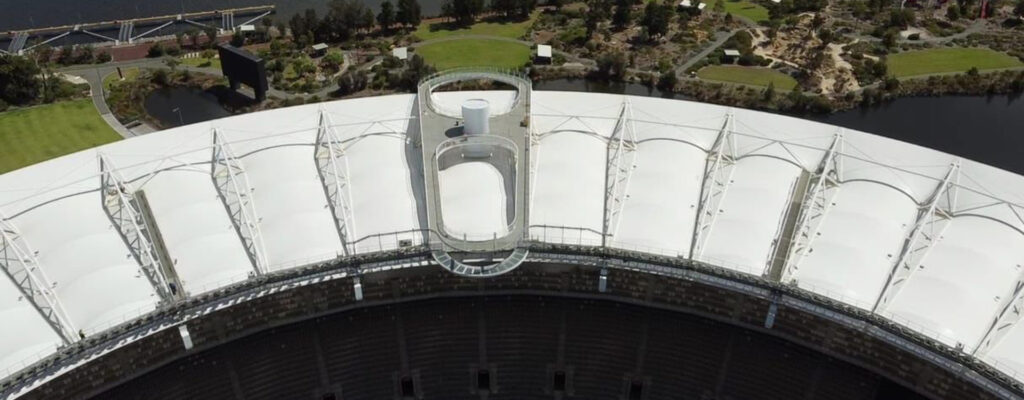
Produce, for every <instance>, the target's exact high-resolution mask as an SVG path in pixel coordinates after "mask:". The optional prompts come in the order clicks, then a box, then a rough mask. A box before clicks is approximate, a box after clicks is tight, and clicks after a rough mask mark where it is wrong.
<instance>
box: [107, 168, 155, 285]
mask: <svg viewBox="0 0 1024 400" xmlns="http://www.w3.org/2000/svg"><path fill="white" fill-rule="evenodd" d="M100 180H101V185H100V187H101V192H102V197H103V198H102V200H103V210H104V211H106V213H107V216H108V217H110V221H111V222H113V223H114V227H115V228H117V231H118V233H120V234H121V238H122V239H124V242H125V244H126V245H128V249H129V250H130V251H131V253H132V255H133V256H135V260H136V261H137V262H138V263H139V266H140V267H141V268H142V273H143V274H144V275H146V279H149V283H150V284H152V285H153V290H155V291H156V294H157V295H158V296H160V299H161V300H162V301H165V302H169V301H171V300H172V296H171V292H170V288H169V287H168V286H167V278H166V277H164V274H163V270H164V268H163V266H162V265H161V263H160V256H159V254H158V253H157V249H156V246H154V245H153V240H152V238H151V237H150V236H149V235H150V232H151V231H150V230H149V229H148V228H147V227H146V222H145V220H144V219H143V218H142V213H141V212H139V209H138V206H137V205H136V204H135V194H134V192H133V191H132V190H131V189H130V188H129V187H128V186H127V185H125V183H124V179H123V178H121V176H120V175H119V174H118V173H117V171H116V170H115V168H114V166H113V165H112V164H111V163H110V160H107V159H106V157H104V156H102V155H101V156H100Z"/></svg>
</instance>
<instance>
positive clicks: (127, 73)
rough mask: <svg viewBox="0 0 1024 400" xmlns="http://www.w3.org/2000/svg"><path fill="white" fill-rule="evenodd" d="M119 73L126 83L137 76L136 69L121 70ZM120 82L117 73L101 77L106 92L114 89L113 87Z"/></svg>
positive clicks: (137, 70) (137, 71)
mask: <svg viewBox="0 0 1024 400" xmlns="http://www.w3.org/2000/svg"><path fill="white" fill-rule="evenodd" d="M121 72H122V73H123V74H124V79H125V80H127V81H130V80H133V79H135V78H136V77H138V76H139V69H138V68H122V69H121ZM120 82H122V81H121V79H120V77H119V76H118V75H117V72H116V71H115V72H111V73H110V74H108V75H107V76H105V77H103V87H104V88H106V89H107V90H108V91H109V90H110V89H111V88H113V87H114V85H116V84H118V83H120Z"/></svg>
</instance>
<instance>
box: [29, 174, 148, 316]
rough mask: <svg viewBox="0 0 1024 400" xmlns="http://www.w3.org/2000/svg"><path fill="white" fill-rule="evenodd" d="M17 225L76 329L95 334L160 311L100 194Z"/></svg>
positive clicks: (35, 213)
mask: <svg viewBox="0 0 1024 400" xmlns="http://www.w3.org/2000/svg"><path fill="white" fill-rule="evenodd" d="M97 184H98V182H97ZM13 221H14V223H15V224H17V226H18V228H19V229H20V230H21V233H22V236H23V237H24V239H25V240H26V241H28V242H29V243H31V245H32V248H33V249H35V251H36V252H37V253H38V255H37V258H38V259H39V264H40V265H41V266H42V267H41V268H43V269H44V271H46V275H47V276H48V277H49V278H50V283H51V284H53V285H54V286H55V287H54V292H55V293H56V294H57V297H58V298H60V299H61V300H62V303H63V304H64V309H65V310H66V311H67V313H68V317H69V318H71V321H72V322H73V323H74V325H75V326H76V327H78V328H80V329H83V330H85V331H86V332H91V331H93V330H95V329H100V328H107V327H110V326H112V325H113V324H117V323H121V322H123V321H125V320H127V319H130V318H134V317H137V316H140V315H142V314H145V313H147V312H149V311H152V310H153V309H154V308H156V304H157V302H158V301H159V298H158V297H157V295H156V292H155V291H154V290H153V286H152V285H151V284H150V283H149V280H147V278H146V277H145V275H143V274H142V271H141V267H139V265H138V263H137V262H136V261H135V258H134V257H133V256H132V254H131V251H130V250H128V247H127V245H125V243H124V240H122V239H121V236H120V234H119V233H118V232H117V229H115V228H114V226H113V224H112V223H111V222H110V219H109V218H108V217H107V215H106V213H105V212H104V211H103V206H102V205H101V201H100V193H99V192H98V191H93V192H89V193H85V194H81V195H77V196H72V197H68V198H65V199H61V200H58V201H56V202H54V203H50V204H47V205H45V206H42V207H39V208H36V209H34V210H32V211H29V212H26V213H24V214H21V215H18V216H17V217H14V218H13ZM110 288H117V290H110Z"/></svg>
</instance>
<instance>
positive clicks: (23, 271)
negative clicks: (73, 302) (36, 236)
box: [0, 214, 78, 344]
mask: <svg viewBox="0 0 1024 400" xmlns="http://www.w3.org/2000/svg"><path fill="white" fill-rule="evenodd" d="M0 268H3V270H4V273H5V274H7V277H9V278H11V282H13V283H14V284H15V285H16V286H17V287H18V290H19V291H21V294H22V295H23V296H25V299H26V300H28V301H29V302H30V303H32V306H33V307H35V309H36V311H38V312H39V315H41V316H42V317H43V319H45V320H46V322H47V323H48V324H50V327H51V328H53V331H54V332H56V333H57V335H58V336H60V338H61V339H62V340H63V341H64V344H69V343H72V342H75V341H76V340H77V339H78V335H77V334H76V333H75V332H77V329H75V326H74V325H73V324H72V323H71V318H69V317H68V315H67V312H66V311H64V306H62V305H61V303H60V299H59V298H57V294H56V293H53V290H52V285H51V284H50V280H49V279H47V278H46V274H44V273H43V270H42V269H41V268H40V267H39V260H37V259H36V256H35V253H34V252H33V251H32V248H31V247H29V245H28V242H27V241H26V240H25V238H24V237H22V236H21V233H20V232H19V231H18V229H17V228H16V227H15V226H14V224H13V223H12V222H11V221H9V220H7V218H6V217H5V216H4V215H2V214H0Z"/></svg>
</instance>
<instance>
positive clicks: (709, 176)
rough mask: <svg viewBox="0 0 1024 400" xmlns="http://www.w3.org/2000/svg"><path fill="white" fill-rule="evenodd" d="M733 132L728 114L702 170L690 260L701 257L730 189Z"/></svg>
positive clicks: (733, 157)
mask: <svg viewBox="0 0 1024 400" xmlns="http://www.w3.org/2000/svg"><path fill="white" fill-rule="evenodd" d="M732 131H733V113H732V110H729V111H728V113H727V114H726V115H725V122H724V123H723V124H722V130H721V131H719V133H718V139H716V140H715V144H714V146H713V147H712V148H711V152H710V153H709V154H708V162H707V164H706V165H705V167H704V179H703V185H702V186H701V189H700V204H699V205H698V207H697V223H696V224H694V226H693V239H692V242H691V244H690V258H691V259H698V258H699V257H700V256H701V254H702V252H703V250H704V243H705V242H706V241H707V239H708V236H709V235H710V233H711V227H712V226H713V225H714V222H715V218H716V217H717V216H718V213H719V206H720V205H721V204H722V199H724V198H725V192H726V190H728V189H729V184H730V180H731V179H732V172H733V164H734V163H735V162H736V143H735V142H734V141H733V138H732Z"/></svg>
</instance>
